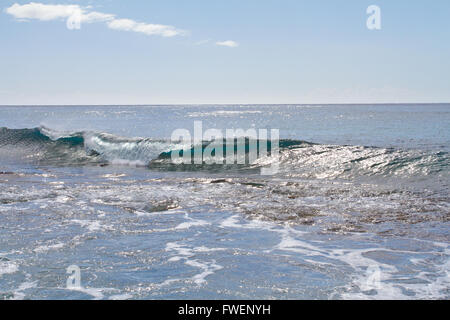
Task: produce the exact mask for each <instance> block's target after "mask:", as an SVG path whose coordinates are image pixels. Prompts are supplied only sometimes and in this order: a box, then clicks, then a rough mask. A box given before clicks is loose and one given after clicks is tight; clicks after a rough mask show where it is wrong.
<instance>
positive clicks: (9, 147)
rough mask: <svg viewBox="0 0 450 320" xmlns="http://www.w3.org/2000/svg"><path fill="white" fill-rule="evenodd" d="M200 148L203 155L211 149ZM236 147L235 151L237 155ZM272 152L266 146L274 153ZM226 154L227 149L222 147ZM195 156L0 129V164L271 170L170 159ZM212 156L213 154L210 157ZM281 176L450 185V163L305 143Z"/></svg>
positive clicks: (118, 140)
mask: <svg viewBox="0 0 450 320" xmlns="http://www.w3.org/2000/svg"><path fill="white" fill-rule="evenodd" d="M262 142H263V143H267V142H266V141H256V144H253V143H252V142H251V141H249V140H248V139H246V141H245V153H244V154H246V155H247V154H248V153H249V151H250V150H252V148H254V147H255V146H256V147H257V148H258V147H259V146H260V144H261V143H262ZM208 144H209V143H207V142H204V143H203V144H202V146H201V149H202V151H205V149H206V148H207V147H208ZM236 145H237V144H236V143H235V145H234V146H233V148H234V151H235V152H236V151H237V147H236ZM271 149H272V146H271V144H270V142H268V143H267V150H268V152H269V153H270V152H271ZM222 151H223V154H226V152H227V146H223V150H222ZM174 152H176V153H178V154H179V155H180V156H182V155H183V154H184V153H191V155H193V154H194V147H193V146H191V145H186V144H182V143H172V142H170V141H167V140H154V139H149V138H123V137H118V136H115V135H112V134H107V133H95V132H88V131H85V132H71V133H64V132H58V131H53V130H51V129H48V128H45V127H40V128H33V129H8V128H0V163H1V162H2V160H3V158H6V157H10V158H11V157H16V158H17V159H19V160H24V161H30V162H37V163H39V164H43V165H58V166H65V165H87V164H93V165H98V164H102V165H103V164H128V165H130V164H131V165H138V166H148V167H150V168H151V169H155V170H163V171H164V170H166V171H173V170H175V171H197V170H200V171H201V170H206V171H211V170H212V171H219V172H220V171H224V170H229V169H230V168H238V169H245V170H252V169H255V168H260V167H262V166H265V165H269V164H270V162H268V158H259V159H258V160H257V161H256V163H254V164H252V165H240V166H232V165H206V164H201V165H189V164H187V165H186V164H185V165H182V164H174V163H173V162H172V160H171V156H172V153H174ZM212 155H214V153H213V154H212ZM279 160H280V174H285V175H289V176H292V177H300V178H313V179H334V178H344V179H347V178H348V179H352V178H355V177H356V176H367V177H370V176H381V177H387V176H389V177H405V176H406V177H413V176H414V177H420V176H422V177H423V176H434V177H438V178H439V177H440V178H446V181H447V180H448V179H447V178H448V174H449V167H450V157H449V154H448V152H444V151H430V150H428V151H423V150H402V149H394V148H376V147H364V146H339V145H321V144H314V143H309V142H306V141H302V140H280V158H279Z"/></svg>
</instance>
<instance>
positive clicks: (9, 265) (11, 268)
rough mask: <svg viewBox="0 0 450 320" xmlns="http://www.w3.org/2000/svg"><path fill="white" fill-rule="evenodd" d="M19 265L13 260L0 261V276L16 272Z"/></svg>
mask: <svg viewBox="0 0 450 320" xmlns="http://www.w3.org/2000/svg"><path fill="white" fill-rule="evenodd" d="M17 271H19V267H18V266H17V264H15V263H14V262H12V261H0V278H1V277H2V275H4V274H11V273H16V272H17Z"/></svg>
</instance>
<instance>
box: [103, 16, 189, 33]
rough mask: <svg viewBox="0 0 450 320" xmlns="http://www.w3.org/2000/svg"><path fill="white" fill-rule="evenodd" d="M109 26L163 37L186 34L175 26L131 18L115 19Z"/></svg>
mask: <svg viewBox="0 0 450 320" xmlns="http://www.w3.org/2000/svg"><path fill="white" fill-rule="evenodd" d="M108 27H109V28H110V29H114V30H122V31H134V32H140V33H144V34H146V35H160V36H163V37H173V36H177V35H181V34H184V31H182V30H178V29H176V28H175V27H173V26H165V25H161V24H148V23H142V22H136V21H134V20H130V19H114V20H111V21H109V22H108Z"/></svg>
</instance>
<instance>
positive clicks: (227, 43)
mask: <svg viewBox="0 0 450 320" xmlns="http://www.w3.org/2000/svg"><path fill="white" fill-rule="evenodd" d="M216 45H218V46H222V47H230V48H236V47H238V46H239V43H237V42H235V41H232V40H227V41H219V42H216Z"/></svg>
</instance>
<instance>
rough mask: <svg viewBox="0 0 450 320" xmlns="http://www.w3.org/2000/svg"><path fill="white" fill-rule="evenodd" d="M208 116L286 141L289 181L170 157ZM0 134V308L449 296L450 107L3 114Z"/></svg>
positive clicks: (251, 168) (208, 124)
mask: <svg viewBox="0 0 450 320" xmlns="http://www.w3.org/2000/svg"><path fill="white" fill-rule="evenodd" d="M199 120H201V121H203V126H204V128H205V129H208V128H218V129H226V128H230V129H233V128H243V129H248V128H258V129H259V128H262V129H271V128H277V129H280V135H281V139H282V140H281V158H280V170H279V172H278V173H277V174H275V175H273V176H263V175H261V174H260V169H261V167H264V165H266V164H267V163H265V162H264V161H261V162H259V163H256V164H254V165H248V166H238V167H233V166H231V167H229V166H208V165H200V166H177V165H174V164H172V163H170V160H169V159H166V157H163V156H162V155H164V154H167V152H170V151H171V150H178V149H183V148H184V147H185V146H182V145H179V144H176V143H172V142H171V141H170V136H171V133H172V131H173V130H175V129H178V128H186V129H188V130H192V128H193V123H194V121H199ZM0 127H3V128H0V298H2V299H76V298H81V299H172V298H176V299H184V298H189V299H218V298H225V299H350V298H358V299H378V298H392V299H405V298H406V299H423V298H437V299H449V298H450V278H449V271H450V264H449V263H450V262H449V261H450V260H449V257H450V252H449V241H450V235H449V225H450V224H449V213H450V202H449V183H450V178H449V166H450V157H449V153H448V152H449V149H450V134H449V133H450V130H449V129H450V105H363V106H357V105H340V106H327V105H324V106H319V105H315V106H305V105H290V106H123V107H119V106H101V107H100V106H96V107H94V106H86V107H0ZM71 265H77V266H79V267H80V269H81V284H82V286H83V287H82V288H80V289H79V290H71V289H67V288H66V280H67V277H68V276H69V275H68V274H66V269H67V267H69V266H71Z"/></svg>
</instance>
